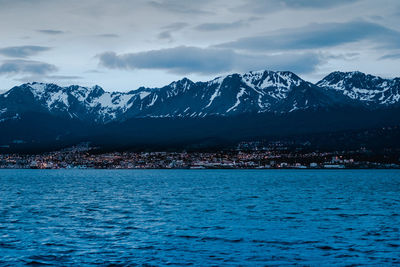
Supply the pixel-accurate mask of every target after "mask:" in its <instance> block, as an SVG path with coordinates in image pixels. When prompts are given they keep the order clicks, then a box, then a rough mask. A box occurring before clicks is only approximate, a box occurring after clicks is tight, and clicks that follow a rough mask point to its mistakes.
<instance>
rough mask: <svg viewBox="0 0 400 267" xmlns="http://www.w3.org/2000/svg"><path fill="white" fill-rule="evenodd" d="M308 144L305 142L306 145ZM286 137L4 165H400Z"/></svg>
mask: <svg viewBox="0 0 400 267" xmlns="http://www.w3.org/2000/svg"><path fill="white" fill-rule="evenodd" d="M303 147H304V146H303ZM303 147H300V148H294V149H292V148H289V145H288V144H282V143H281V142H277V143H272V144H271V143H269V144H268V145H264V144H262V143H259V142H243V143H240V144H238V145H237V147H236V148H235V149H232V150H227V151H215V152H187V151H182V152H108V153H103V152H99V151H98V150H96V149H95V148H91V147H90V146H89V145H88V144H80V145H78V146H74V147H71V148H68V149H64V150H60V151H56V152H49V153H44V154H37V155H29V154H0V169H72V168H79V169H345V168H351V169H363V168H365V169H368V168H382V169H383V168H385V169H396V168H400V158H399V157H398V152H393V151H386V152H387V153H388V154H389V155H391V156H387V155H384V156H382V155H379V156H376V154H374V153H372V152H371V151H369V150H367V149H365V148H360V149H358V150H353V151H330V152H319V151H313V152H307V151H304V150H303V149H302V148H303Z"/></svg>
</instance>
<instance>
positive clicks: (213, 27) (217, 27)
mask: <svg viewBox="0 0 400 267" xmlns="http://www.w3.org/2000/svg"><path fill="white" fill-rule="evenodd" d="M246 25H248V24H247V22H245V21H243V20H239V21H235V22H231V23H225V22H224V23H203V24H200V25H198V26H196V27H195V29H196V30H198V31H221V30H230V29H237V28H240V27H244V26H246Z"/></svg>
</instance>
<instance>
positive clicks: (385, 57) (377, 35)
mask: <svg viewBox="0 0 400 267" xmlns="http://www.w3.org/2000/svg"><path fill="white" fill-rule="evenodd" d="M0 33H1V37H0V40H1V42H0V90H5V89H9V88H11V87H12V86H15V85H19V84H21V83H24V82H33V81H39V82H52V83H57V84H60V85H70V84H79V85H84V86H92V85H95V84H98V85H100V86H102V87H103V88H104V89H106V90H109V91H115V90H119V91H127V90H132V89H137V88H138V87H140V86H146V87H157V86H162V85H166V84H168V83H170V82H172V81H174V80H178V79H181V78H182V77H188V78H190V79H192V80H194V81H199V80H203V81H205V80H209V79H211V78H214V77H216V76H219V75H224V74H228V73H233V72H247V71H250V70H260V69H268V70H289V71H293V72H295V73H297V74H298V75H300V76H301V77H303V78H304V79H306V80H309V81H313V82H314V81H317V80H319V79H320V78H322V77H324V76H325V75H327V74H328V73H329V72H332V71H335V70H340V71H352V70H360V71H363V72H366V73H371V74H374V75H379V76H383V77H389V78H390V77H398V76H400V73H399V72H400V1H399V0H379V1H377V0H201V1H198V0H193V1H191V0H152V1H151V0H150V1H145V0H113V1H110V0H84V1H82V0H79V1H78V0H0Z"/></svg>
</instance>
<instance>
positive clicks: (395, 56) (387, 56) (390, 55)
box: [379, 53, 400, 60]
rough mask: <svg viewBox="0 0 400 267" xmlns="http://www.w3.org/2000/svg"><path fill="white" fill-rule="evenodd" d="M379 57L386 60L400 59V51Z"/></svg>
mask: <svg viewBox="0 0 400 267" xmlns="http://www.w3.org/2000/svg"><path fill="white" fill-rule="evenodd" d="M379 59H380V60H385V59H389V60H397V59H400V53H398V54H387V55H384V56H382V57H380V58H379Z"/></svg>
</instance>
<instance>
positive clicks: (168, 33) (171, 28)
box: [158, 22, 189, 41]
mask: <svg viewBox="0 0 400 267" xmlns="http://www.w3.org/2000/svg"><path fill="white" fill-rule="evenodd" d="M188 25H189V24H188V23H185V22H176V23H172V24H169V25H167V26H164V27H162V28H161V29H163V30H164V31H162V32H160V33H159V34H158V39H161V40H169V41H172V39H173V38H172V33H174V32H177V31H180V30H182V29H184V28H186V27H187V26H188Z"/></svg>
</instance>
